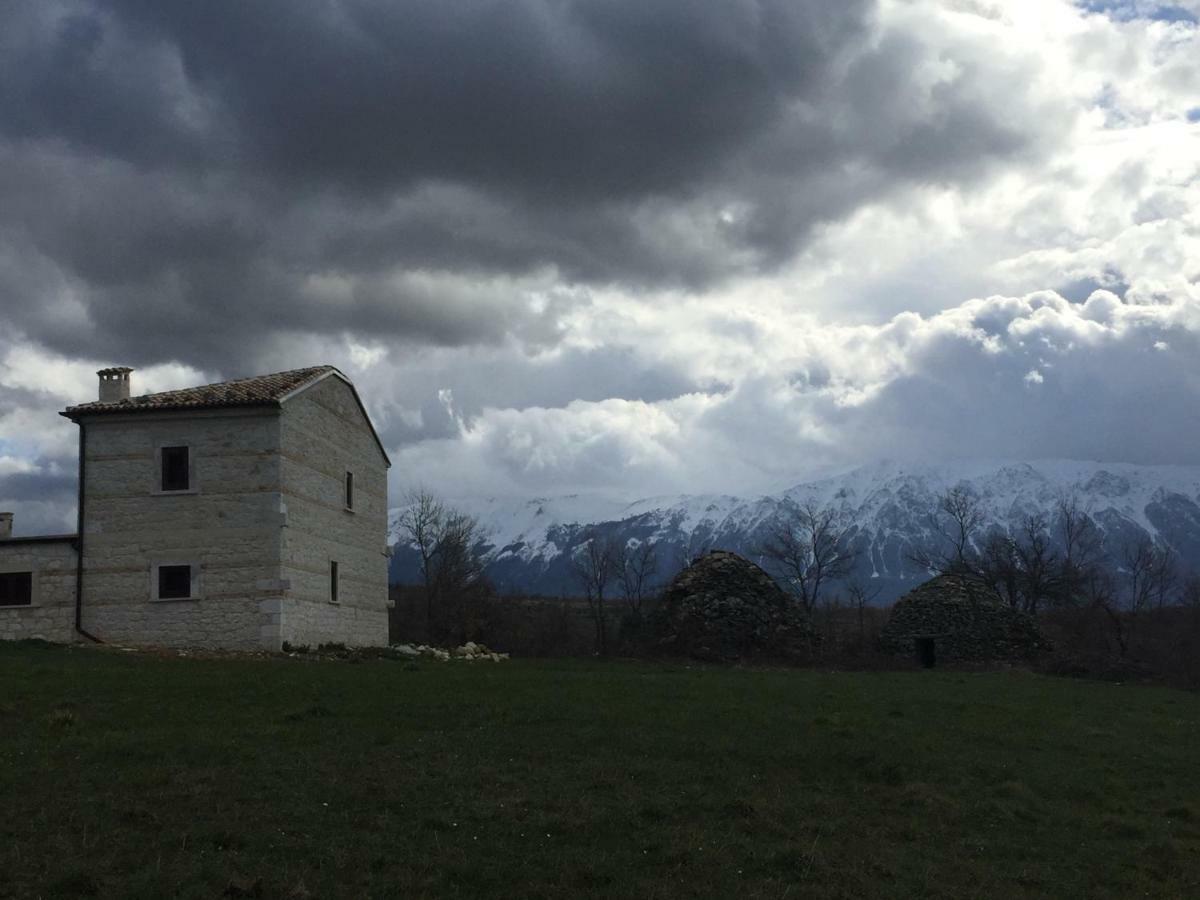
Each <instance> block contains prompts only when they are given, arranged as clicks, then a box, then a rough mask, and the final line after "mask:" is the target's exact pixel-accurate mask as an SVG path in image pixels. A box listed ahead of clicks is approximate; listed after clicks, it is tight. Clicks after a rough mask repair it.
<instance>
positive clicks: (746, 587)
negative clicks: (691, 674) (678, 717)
mask: <svg viewBox="0 0 1200 900" xmlns="http://www.w3.org/2000/svg"><path fill="white" fill-rule="evenodd" d="M662 616H663V630H664V632H665V636H664V638H663V640H662V641H661V642H660V647H661V648H662V649H663V650H665V651H666V652H669V653H677V654H680V655H684V656H691V657H694V658H697V659H705V660H712V661H724V662H732V661H736V660H739V659H748V658H766V659H796V658H803V657H804V656H805V655H807V654H808V653H809V652H810V651H811V649H812V645H813V642H814V640H815V635H814V632H813V630H812V627H811V625H810V623H809V622H808V619H807V617H806V616H805V615H804V613H803V611H802V610H801V609H800V608H799V607H798V606H797V604H796V603H795V602H794V601H793V600H792V599H791V598H790V597H788V595H787V594H785V593H784V592H783V591H782V590H780V588H779V586H778V585H777V584H776V583H775V582H774V581H773V580H772V579H771V576H770V575H768V574H767V573H766V572H764V571H763V570H762V569H760V568H759V567H758V566H756V565H755V564H754V563H752V562H750V560H748V559H745V558H744V557H741V556H738V555H737V554H736V553H729V552H727V551H724V550H713V551H712V552H710V553H707V554H705V555H704V556H702V557H700V558H699V559H697V560H695V561H694V562H693V563H692V564H691V565H689V566H688V567H687V568H686V569H684V570H683V571H682V572H680V573H679V575H677V576H676V577H675V580H674V581H672V582H671V584H670V585H669V586H668V587H667V590H666V592H665V593H664V594H663V606H662Z"/></svg>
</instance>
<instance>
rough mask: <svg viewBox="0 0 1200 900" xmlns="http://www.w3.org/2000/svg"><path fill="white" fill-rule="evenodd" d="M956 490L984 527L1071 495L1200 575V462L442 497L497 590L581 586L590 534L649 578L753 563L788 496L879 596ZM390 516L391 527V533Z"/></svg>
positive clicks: (406, 565) (412, 572)
mask: <svg viewBox="0 0 1200 900" xmlns="http://www.w3.org/2000/svg"><path fill="white" fill-rule="evenodd" d="M958 485H962V486H964V487H966V488H967V489H968V490H969V491H970V492H971V493H972V494H973V495H974V496H975V497H977V498H978V500H979V501H980V505H981V509H982V511H983V513H984V516H985V524H984V527H983V532H985V533H986V532H987V531H988V530H991V529H997V528H999V529H1005V530H1007V529H1011V528H1013V527H1015V526H1016V525H1017V524H1018V523H1019V522H1020V521H1021V519H1022V517H1023V516H1024V515H1026V514H1028V513H1033V512H1041V513H1044V514H1045V515H1046V516H1047V518H1048V519H1049V520H1050V521H1053V520H1054V510H1055V504H1056V501H1057V499H1058V498H1059V497H1060V496H1062V495H1063V493H1064V492H1072V493H1074V495H1075V496H1076V498H1077V499H1078V501H1079V504H1080V506H1081V507H1083V508H1085V509H1087V510H1089V511H1090V514H1091V515H1092V517H1093V519H1094V520H1095V522H1096V524H1097V525H1098V526H1099V528H1100V530H1101V532H1102V533H1103V537H1104V545H1105V550H1106V552H1107V553H1108V554H1109V555H1110V557H1111V558H1112V559H1113V560H1114V561H1115V560H1116V559H1117V558H1119V557H1120V555H1121V552H1122V550H1123V549H1124V547H1125V546H1126V545H1127V544H1128V543H1130V542H1132V541H1134V540H1136V539H1138V538H1139V537H1141V536H1149V537H1151V538H1153V539H1155V540H1158V541H1162V542H1165V543H1166V544H1167V545H1169V546H1170V547H1172V548H1173V549H1174V550H1175V551H1176V553H1177V554H1178V555H1179V559H1180V562H1181V565H1182V567H1183V568H1184V569H1191V570H1195V571H1200V466H1139V465H1130V464H1123V463H1093V462H1077V461H1069V460H1044V461H1034V462H1007V461H990V462H989V461H972V462H951V463H938V464H934V463H926V464H911V463H898V462H880V463H876V464H873V465H869V466H864V467H862V468H858V469H854V470H852V471H849V472H846V473H844V474H841V475H837V476H834V477H829V478H823V479H820V480H817V481H811V482H804V483H801V484H797V485H795V486H794V487H791V488H788V489H787V490H784V491H781V492H779V493H776V494H769V495H762V496H758V497H735V496H730V495H725V494H692V495H680V496H670V497H650V498H644V499H639V500H633V501H629V500H627V499H624V498H618V497H611V496H597V495H585V494H578V495H568V496H558V497H539V498H533V499H522V498H517V499H513V498H461V499H452V498H448V499H447V503H448V504H449V505H451V506H454V507H455V508H457V509H460V510H462V511H463V512H466V513H469V514H471V515H473V516H475V517H476V518H477V519H478V520H479V522H480V524H481V526H482V528H483V531H484V532H485V533H486V534H487V535H488V543H489V548H488V549H489V551H490V553H491V555H492V561H491V563H490V565H489V573H490V575H491V577H492V578H493V579H494V581H495V583H496V584H497V586H498V587H499V588H500V589H501V590H502V591H504V592H523V593H540V594H552V595H557V594H567V595H572V594H574V593H576V592H577V586H576V584H575V583H574V581H573V578H572V575H571V572H570V568H569V565H568V562H569V559H570V556H571V553H572V551H573V550H575V548H577V547H578V546H579V544H580V543H581V542H582V541H584V540H586V539H587V537H588V536H590V535H591V534H600V535H603V536H613V537H615V538H617V539H619V540H625V541H634V540H636V541H647V540H649V541H654V542H656V544H657V546H658V548H659V559H660V564H659V572H660V575H661V577H664V578H665V577H668V576H669V575H670V574H671V573H673V572H674V571H676V570H677V569H678V568H679V567H680V566H681V565H683V564H684V563H685V562H686V561H687V560H689V559H691V558H692V557H693V556H695V555H696V554H698V553H700V552H702V551H704V550H707V549H715V548H721V549H728V550H733V551H736V552H738V553H742V554H745V555H747V556H749V557H751V558H755V556H756V551H757V548H758V547H759V546H760V545H761V543H762V540H763V538H764V537H765V535H766V531H767V529H768V528H769V526H770V524H771V522H772V521H773V520H774V519H775V518H776V517H777V516H778V515H779V514H780V511H781V510H782V509H784V508H785V507H786V506H787V505H788V504H789V503H791V502H805V501H813V502H815V503H816V504H818V505H819V506H821V507H833V508H835V509H836V510H837V511H838V512H839V514H840V515H841V516H842V517H843V520H844V521H845V522H846V523H847V524H848V525H849V528H850V531H851V534H852V538H851V539H852V541H853V543H854V545H855V546H856V547H857V548H858V550H859V551H860V553H859V562H858V567H857V570H856V572H855V573H854V577H857V578H859V579H861V580H864V581H867V582H869V583H870V585H871V586H872V587H878V588H879V589H880V590H879V601H880V602H889V601H891V600H893V599H895V597H897V596H899V595H900V594H901V593H903V592H904V591H905V590H907V589H908V588H910V587H912V586H913V585H914V584H916V583H918V582H920V581H921V580H923V579H924V578H926V577H927V573H925V572H923V571H922V570H921V569H920V568H919V567H918V566H917V565H916V564H914V563H913V562H912V561H911V559H910V557H911V555H912V553H913V551H914V550H916V549H918V548H920V547H922V546H928V545H929V543H930V541H931V540H933V533H932V532H931V529H930V522H929V517H930V513H931V512H932V511H933V510H934V509H935V506H936V503H937V498H938V497H939V495H941V494H942V493H943V492H945V491H946V490H947V489H949V488H951V487H955V486H958ZM399 514H400V510H393V511H392V517H393V535H394V536H395V537H396V538H398V537H399V531H398V530H396V527H395V520H396V518H397V517H398V516H399ZM392 580H393V581H397V582H415V581H416V580H417V569H416V556H415V554H414V553H413V551H412V550H411V548H408V547H406V546H404V545H403V544H402V543H398V544H397V546H396V552H395V555H394V557H393V560H392Z"/></svg>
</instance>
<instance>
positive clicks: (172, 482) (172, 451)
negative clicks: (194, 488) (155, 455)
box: [162, 447, 191, 491]
mask: <svg viewBox="0 0 1200 900" xmlns="http://www.w3.org/2000/svg"><path fill="white" fill-rule="evenodd" d="M188 469H189V466H188V448H187V447H163V448H162V489H163V490H164V491H186V490H187V489H188V488H189V487H191V484H190V481H191V479H190V478H189V477H188V476H189V473H188Z"/></svg>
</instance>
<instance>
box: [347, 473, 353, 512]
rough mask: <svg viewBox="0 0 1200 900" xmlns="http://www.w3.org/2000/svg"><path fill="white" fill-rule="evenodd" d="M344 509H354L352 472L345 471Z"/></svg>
mask: <svg viewBox="0 0 1200 900" xmlns="http://www.w3.org/2000/svg"><path fill="white" fill-rule="evenodd" d="M346 509H354V473H353V472H347V473H346Z"/></svg>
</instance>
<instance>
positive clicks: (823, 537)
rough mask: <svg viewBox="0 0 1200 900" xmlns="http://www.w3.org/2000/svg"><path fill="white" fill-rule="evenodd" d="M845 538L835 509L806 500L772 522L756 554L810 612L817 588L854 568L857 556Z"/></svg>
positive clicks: (818, 590)
mask: <svg viewBox="0 0 1200 900" xmlns="http://www.w3.org/2000/svg"><path fill="white" fill-rule="evenodd" d="M848 538H849V534H848V530H847V528H846V527H845V526H844V525H843V523H842V521H841V519H840V517H839V516H838V513H837V511H836V510H835V509H832V508H830V507H821V506H819V505H818V504H816V503H815V502H813V501H807V502H805V503H796V504H791V505H789V507H788V508H787V509H786V510H785V511H784V512H783V513H782V514H781V515H780V516H779V517H778V518H776V519H775V521H774V523H773V524H772V525H771V527H770V530H769V532H768V534H767V538H766V540H765V541H764V542H763V543H762V545H761V546H760V547H759V551H758V552H759V555H760V556H761V557H763V558H764V559H765V560H767V561H768V563H769V564H770V565H771V566H772V567H773V568H775V569H776V570H777V571H779V572H780V573H781V574H782V575H783V579H784V583H785V584H786V585H787V586H788V587H789V588H790V589H791V591H792V593H793V594H795V595H796V597H797V599H799V601H800V603H801V605H803V607H804V609H805V611H806V612H808V613H811V612H812V611H813V610H814V609H816V606H817V601H818V600H820V597H821V589H822V588H823V587H825V586H826V584H827V583H828V582H830V581H833V580H836V579H838V578H844V577H845V576H846V575H848V574H849V572H850V570H851V568H853V566H854V560H855V558H856V556H857V554H856V553H855V552H854V550H853V549H851V547H850V542H849V540H848Z"/></svg>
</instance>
